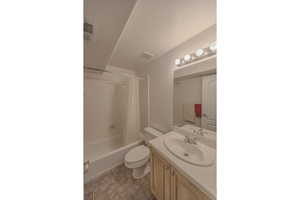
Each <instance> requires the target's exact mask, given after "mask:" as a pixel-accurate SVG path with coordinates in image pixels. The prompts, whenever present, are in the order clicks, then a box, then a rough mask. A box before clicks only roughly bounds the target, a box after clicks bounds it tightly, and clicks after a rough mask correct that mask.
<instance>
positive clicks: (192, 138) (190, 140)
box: [184, 136, 197, 144]
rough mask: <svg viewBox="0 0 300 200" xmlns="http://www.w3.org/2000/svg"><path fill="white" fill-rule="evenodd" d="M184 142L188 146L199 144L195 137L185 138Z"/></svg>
mask: <svg viewBox="0 0 300 200" xmlns="http://www.w3.org/2000/svg"><path fill="white" fill-rule="evenodd" d="M184 142H185V143H187V144H197V142H196V138H195V137H190V136H184Z"/></svg>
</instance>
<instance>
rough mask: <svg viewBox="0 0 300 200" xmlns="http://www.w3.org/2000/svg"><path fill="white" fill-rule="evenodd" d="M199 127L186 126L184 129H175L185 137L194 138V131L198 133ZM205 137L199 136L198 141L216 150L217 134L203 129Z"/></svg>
mask: <svg viewBox="0 0 300 200" xmlns="http://www.w3.org/2000/svg"><path fill="white" fill-rule="evenodd" d="M198 130H199V127H197V126H194V125H184V126H182V127H175V130H174V131H175V132H177V133H180V134H182V135H185V136H194V135H195V134H194V133H193V132H194V131H198ZM203 133H204V134H203V135H202V136H201V135H197V137H198V141H200V142H201V143H203V144H206V145H207V146H210V147H212V148H214V149H215V148H216V132H214V131H210V130H206V129H203Z"/></svg>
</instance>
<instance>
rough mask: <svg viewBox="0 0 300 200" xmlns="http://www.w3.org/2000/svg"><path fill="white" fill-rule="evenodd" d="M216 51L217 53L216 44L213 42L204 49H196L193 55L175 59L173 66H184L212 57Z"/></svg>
mask: <svg viewBox="0 0 300 200" xmlns="http://www.w3.org/2000/svg"><path fill="white" fill-rule="evenodd" d="M216 51H217V44H216V42H215V41H214V42H212V43H211V44H210V45H209V46H208V47H206V48H203V49H201V48H200V49H197V50H196V51H195V52H193V53H190V54H186V55H185V56H184V57H183V58H177V59H176V60H175V65H176V66H178V67H181V66H184V65H186V64H189V63H192V62H195V61H198V60H201V59H204V58H207V57H210V56H213V55H215V54H216Z"/></svg>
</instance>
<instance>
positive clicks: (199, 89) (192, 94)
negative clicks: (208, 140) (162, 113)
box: [173, 57, 217, 131]
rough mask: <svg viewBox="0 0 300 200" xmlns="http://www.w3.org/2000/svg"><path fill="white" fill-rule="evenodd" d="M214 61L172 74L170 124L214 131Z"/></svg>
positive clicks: (215, 118) (184, 68)
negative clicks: (171, 119)
mask: <svg viewBox="0 0 300 200" xmlns="http://www.w3.org/2000/svg"><path fill="white" fill-rule="evenodd" d="M216 77H217V76H216V58H215V57H213V58H211V59H208V60H206V61H204V62H199V63H197V64H192V65H189V66H188V67H183V68H179V69H177V70H175V71H174V93H173V94H174V97H173V106H174V108H173V115H174V116H173V121H174V125H175V126H184V125H187V124H190V125H194V126H197V127H201V128H204V129H208V130H212V131H216V124H217V116H216V97H217V94H216V92H217V91H216Z"/></svg>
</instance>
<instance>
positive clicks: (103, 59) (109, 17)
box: [84, 0, 136, 68]
mask: <svg viewBox="0 0 300 200" xmlns="http://www.w3.org/2000/svg"><path fill="white" fill-rule="evenodd" d="M135 3H136V0H84V16H85V19H84V20H85V22H88V23H90V24H92V25H93V31H94V32H93V34H92V36H91V38H90V40H84V65H88V66H98V67H99V68H104V67H105V66H106V65H107V64H108V62H109V60H110V58H111V55H112V52H113V49H114V47H115V46H116V43H117V41H118V39H119V37H120V35H121V32H122V30H123V29H124V27H125V24H126V22H127V20H128V17H129V16H130V14H131V11H132V9H133V7H134V5H135Z"/></svg>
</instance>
